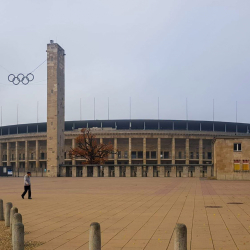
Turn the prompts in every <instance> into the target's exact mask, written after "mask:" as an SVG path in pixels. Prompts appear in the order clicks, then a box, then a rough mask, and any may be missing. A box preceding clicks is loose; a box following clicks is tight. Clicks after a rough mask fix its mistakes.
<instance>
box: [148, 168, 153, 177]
mask: <svg viewBox="0 0 250 250" xmlns="http://www.w3.org/2000/svg"><path fill="white" fill-rule="evenodd" d="M153 176H154V167H153V166H149V167H148V177H153Z"/></svg>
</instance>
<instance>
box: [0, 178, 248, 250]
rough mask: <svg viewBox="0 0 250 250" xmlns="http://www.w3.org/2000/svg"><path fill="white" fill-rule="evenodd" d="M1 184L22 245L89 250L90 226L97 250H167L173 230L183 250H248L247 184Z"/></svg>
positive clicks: (7, 180) (152, 181) (37, 181)
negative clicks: (96, 230) (95, 231)
mask: <svg viewBox="0 0 250 250" xmlns="http://www.w3.org/2000/svg"><path fill="white" fill-rule="evenodd" d="M31 182H32V196H33V199H32V200H28V199H27V197H25V199H24V200H23V199H21V193H22V191H23V178H12V177H8V178H0V199H3V200H4V203H6V202H12V203H13V205H14V206H16V207H18V210H19V212H20V213H21V214H22V216H23V223H24V226H25V231H26V232H28V234H26V235H25V240H26V241H42V242H44V244H43V245H41V246H39V247H37V249H40V250H45V249H46V250H55V249H57V250H64V249H65V250H66V249H73V250H74V249H78V250H87V249H88V231H89V225H90V224H91V223H92V222H99V223H100V224H101V232H102V249H104V250H109V249H110V250H111V249H112V250H118V249H123V250H128V249H130V250H139V249H140V250H142V249H145V250H155V249H157V250H160V249H164V250H166V249H167V250H173V244H174V238H173V237H174V228H175V225H176V223H185V224H186V225H187V229H188V249H189V250H191V249H192V250H199V249H203V250H206V249H207V250H208V249H209V250H211V249H214V250H217V249H218V250H219V249H220V250H223V249H226V250H233V249H237V250H240V249H242V250H245V249H248V250H249V249H250V192H249V191H248V192H246V190H250V182H249V181H216V180H206V179H199V178H46V177H44V178H39V177H32V178H31ZM232 202H236V203H242V204H228V203H232Z"/></svg>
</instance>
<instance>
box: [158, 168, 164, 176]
mask: <svg viewBox="0 0 250 250" xmlns="http://www.w3.org/2000/svg"><path fill="white" fill-rule="evenodd" d="M159 177H165V167H164V166H160V174H159Z"/></svg>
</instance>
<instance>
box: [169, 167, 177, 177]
mask: <svg viewBox="0 0 250 250" xmlns="http://www.w3.org/2000/svg"><path fill="white" fill-rule="evenodd" d="M170 176H171V177H176V166H172V167H171V172H170Z"/></svg>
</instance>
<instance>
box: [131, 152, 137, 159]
mask: <svg viewBox="0 0 250 250" xmlns="http://www.w3.org/2000/svg"><path fill="white" fill-rule="evenodd" d="M131 158H132V159H136V151H132V152H131Z"/></svg>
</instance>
